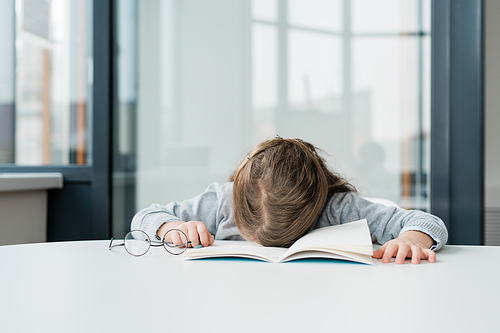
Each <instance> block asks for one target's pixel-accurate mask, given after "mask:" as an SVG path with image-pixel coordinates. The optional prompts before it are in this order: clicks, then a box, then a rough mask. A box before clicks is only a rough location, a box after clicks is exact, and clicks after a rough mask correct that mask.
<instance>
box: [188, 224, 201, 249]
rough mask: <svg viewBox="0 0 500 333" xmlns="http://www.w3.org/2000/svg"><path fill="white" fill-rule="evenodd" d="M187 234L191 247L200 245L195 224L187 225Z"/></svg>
mask: <svg viewBox="0 0 500 333" xmlns="http://www.w3.org/2000/svg"><path fill="white" fill-rule="evenodd" d="M187 236H188V240H189V241H191V246H192V247H197V246H198V245H200V239H199V236H198V229H197V228H196V225H190V226H189V227H188V230H187Z"/></svg>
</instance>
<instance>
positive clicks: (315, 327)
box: [0, 241, 500, 333]
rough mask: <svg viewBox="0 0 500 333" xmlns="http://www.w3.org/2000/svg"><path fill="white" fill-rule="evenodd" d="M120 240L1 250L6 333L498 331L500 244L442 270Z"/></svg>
mask: <svg viewBox="0 0 500 333" xmlns="http://www.w3.org/2000/svg"><path fill="white" fill-rule="evenodd" d="M108 243H109V241H93V242H92V241H90V242H67V243H41V244H27V245H12V246H2V247H0V302H1V303H0V331H1V332H28V331H30V332H31V331H34V332H110V333H115V332H156V331H162V332H202V331H206V332H273V331H274V332H492V331H497V332H498V330H500V247H459V246H447V247H445V248H444V249H443V250H442V251H440V252H438V256H437V260H438V261H437V263H435V264H429V263H428V262H423V263H422V264H420V265H412V264H410V263H408V261H407V263H405V264H404V265H396V264H394V263H390V264H382V263H381V262H380V261H379V263H378V265H376V266H367V265H361V264H351V263H342V262H333V261H322V262H319V261H313V262H311V261H310V262H292V263H285V264H270V263H264V262H258V261H249V260H239V259H233V260H231V259H213V260H205V261H182V259H181V258H180V257H175V256H171V255H169V254H168V253H167V252H165V250H164V249H163V248H161V247H160V248H152V249H151V250H150V251H149V253H147V254H146V255H145V256H143V257H139V258H135V257H132V256H130V255H128V254H127V253H126V252H125V250H124V249H123V248H121V247H120V248H115V249H113V250H112V251H108Z"/></svg>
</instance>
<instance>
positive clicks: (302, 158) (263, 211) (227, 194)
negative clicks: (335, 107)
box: [131, 137, 448, 264]
mask: <svg viewBox="0 0 500 333" xmlns="http://www.w3.org/2000/svg"><path fill="white" fill-rule="evenodd" d="M362 218H366V219H367V221H368V225H369V228H370V233H371V236H372V241H373V242H376V243H379V244H383V245H382V247H380V248H379V249H378V250H377V251H375V252H374V253H373V257H374V258H378V259H380V258H382V261H383V262H385V263H387V262H389V261H390V259H391V258H392V257H396V263H398V264H402V263H403V262H404V260H405V258H406V257H410V258H411V261H412V263H414V264H418V263H419V262H420V260H421V259H427V260H428V261H429V262H435V260H436V254H435V252H434V251H437V250H439V249H440V248H442V247H443V246H444V245H445V244H446V242H447V240H448V232H447V230H446V227H445V225H444V223H443V222H442V221H441V220H440V219H439V218H438V217H436V216H433V215H431V214H427V213H424V212H421V211H416V210H405V209H399V208H396V207H386V206H384V205H381V204H376V203H372V202H370V201H368V200H365V199H363V198H361V197H360V196H359V195H358V194H357V192H356V189H355V188H354V187H353V186H352V185H351V184H349V183H348V182H347V181H346V180H345V179H344V178H342V177H340V176H339V175H337V174H335V173H333V172H332V171H330V170H329V169H328V167H327V165H326V162H325V160H324V159H323V158H322V157H321V156H320V155H319V154H318V152H317V148H316V147H314V146H313V145H312V144H310V143H307V142H304V141H302V140H300V139H284V138H280V137H277V138H275V139H271V140H268V141H265V142H262V143H261V144H259V145H257V146H256V147H255V148H254V149H253V150H252V152H251V153H250V154H249V155H248V156H247V157H246V158H245V159H244V160H243V161H242V162H241V163H240V165H239V167H238V168H237V169H236V171H235V172H234V174H233V175H232V176H231V178H230V181H229V182H228V183H226V184H223V185H220V184H217V183H213V184H211V185H210V186H209V187H208V188H207V189H206V190H205V192H204V193H202V194H200V195H198V196H196V197H194V198H192V199H189V200H185V201H181V202H179V201H175V202H171V203H169V204H168V205H165V206H161V205H158V204H153V205H151V206H150V207H149V208H146V209H143V210H141V211H140V212H139V213H137V214H136V215H135V216H134V218H133V220H132V225H131V229H132V230H134V229H140V230H143V231H145V232H146V233H147V234H148V235H149V237H150V238H151V239H156V240H161V237H162V236H163V235H164V234H165V233H166V232H167V231H168V230H170V229H173V228H175V229H180V230H182V231H184V233H185V234H186V235H187V236H188V238H189V240H190V241H191V245H192V246H193V247H195V246H197V245H199V244H201V245H203V246H209V245H211V244H213V242H214V236H212V235H215V239H226V240H229V239H231V240H244V239H246V240H249V241H254V242H257V243H259V244H261V245H264V246H279V247H288V246H290V245H291V244H292V243H293V242H295V241H296V240H297V239H299V238H300V237H302V236H303V235H304V234H306V233H307V232H308V231H310V230H312V229H316V228H321V227H325V226H330V225H335V224H342V223H348V222H351V221H356V220H359V219H362ZM171 241H173V242H174V243H175V242H179V243H180V241H178V240H175V239H172V240H171Z"/></svg>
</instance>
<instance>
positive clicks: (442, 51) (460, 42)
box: [431, 0, 484, 245]
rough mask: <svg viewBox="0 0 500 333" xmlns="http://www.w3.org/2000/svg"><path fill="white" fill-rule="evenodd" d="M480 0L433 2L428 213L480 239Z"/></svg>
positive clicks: (461, 235)
mask: <svg viewBox="0 0 500 333" xmlns="http://www.w3.org/2000/svg"><path fill="white" fill-rule="evenodd" d="M483 17H484V1H483V0H440V1H433V2H432V70H431V73H432V74H431V75H432V78H431V80H432V97H431V104H432V113H431V121H432V129H431V136H432V139H431V212H432V213H433V214H435V215H437V216H439V217H441V218H442V219H443V220H444V222H445V223H446V225H447V227H448V229H449V232H450V240H449V244H477V245H480V244H483V242H484V236H483V210H484V191H483V188H484V139H483V136H484V135H483V134H484V112H483V109H484V102H483V99H484V87H483V76H484V68H483V58H484V51H483V48H484V42H483V34H484V28H483Z"/></svg>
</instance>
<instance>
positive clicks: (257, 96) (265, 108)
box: [252, 24, 278, 141]
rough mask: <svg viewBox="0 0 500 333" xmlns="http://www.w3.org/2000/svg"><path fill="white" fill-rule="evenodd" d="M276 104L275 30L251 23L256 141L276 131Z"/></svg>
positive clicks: (276, 35)
mask: <svg viewBox="0 0 500 333" xmlns="http://www.w3.org/2000/svg"><path fill="white" fill-rule="evenodd" d="M277 105H278V32H277V29H276V27H274V26H268V25H264V24H255V25H254V26H253V29H252V108H253V111H254V113H253V120H254V121H253V124H254V128H255V131H256V133H255V136H256V137H257V138H256V139H257V141H260V140H263V139H265V138H267V137H269V136H271V135H273V134H276V126H275V123H274V112H275V110H276V107H277Z"/></svg>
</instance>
